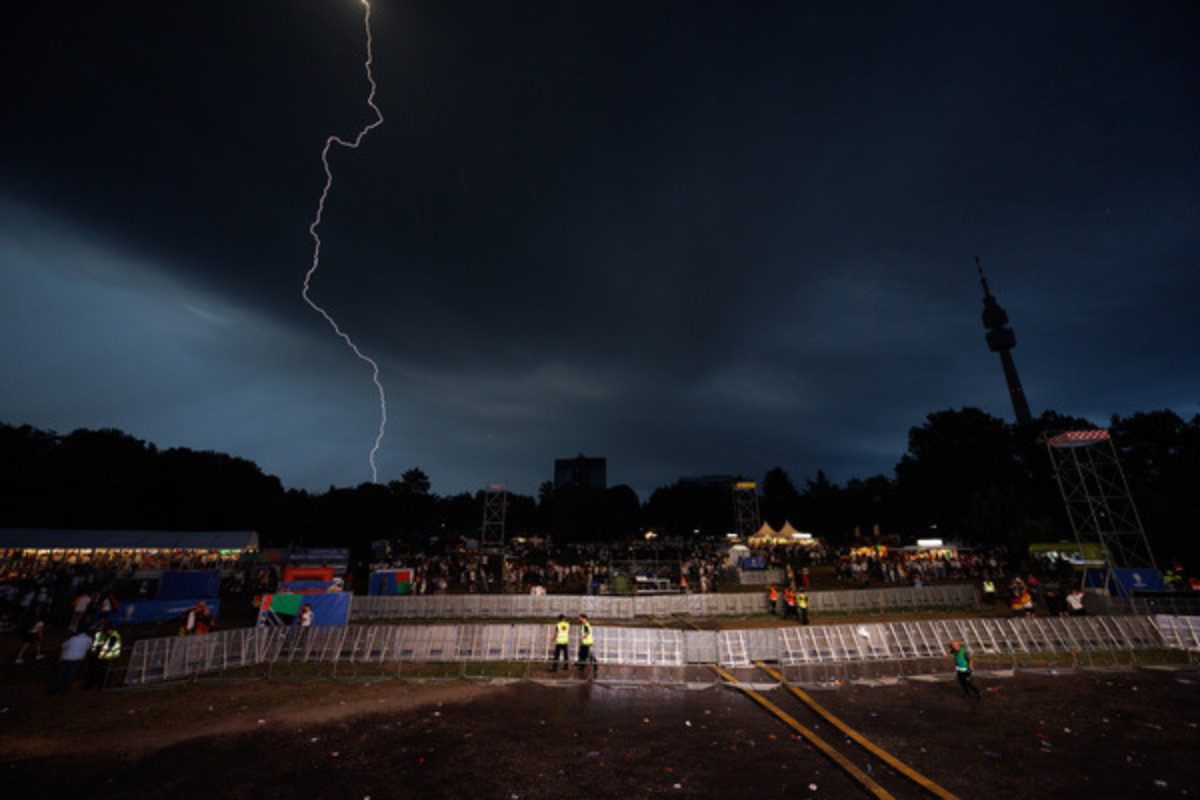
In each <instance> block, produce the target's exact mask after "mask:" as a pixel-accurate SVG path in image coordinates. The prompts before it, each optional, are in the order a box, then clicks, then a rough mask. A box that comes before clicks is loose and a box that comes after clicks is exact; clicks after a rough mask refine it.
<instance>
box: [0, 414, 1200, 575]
mask: <svg viewBox="0 0 1200 800" xmlns="http://www.w3.org/2000/svg"><path fill="white" fill-rule="evenodd" d="M1095 427H1097V426H1096V425H1094V424H1092V423H1091V422H1089V421H1088V420H1084V419H1080V418H1072V417H1066V416H1062V415H1060V414H1057V413H1056V412H1053V411H1048V412H1045V413H1044V414H1042V416H1041V417H1040V418H1038V419H1037V420H1035V421H1034V423H1033V424H1032V425H1029V426H1020V425H1014V424H1010V423H1006V422H1005V421H1003V420H1001V419H998V418H996V417H993V416H991V415H989V414H987V413H985V412H983V411H981V410H979V409H977V408H963V409H957V410H946V411H939V412H934V413H932V414H929V415H928V416H927V417H926V419H925V420H924V422H923V423H922V424H921V425H919V426H916V427H913V428H912V429H911V430H910V431H909V436H908V449H907V451H906V452H905V453H904V454H903V455H902V456H901V457H900V460H899V461H898V462H897V464H896V466H895V469H894V473H893V475H891V476H886V475H876V476H872V477H868V478H862V479H859V478H853V479H850V480H848V481H847V482H846V483H845V484H841V485H839V484H836V483H834V482H833V481H831V480H830V479H829V478H828V476H827V475H826V474H825V473H824V472H823V471H822V470H820V469H818V470H816V472H815V473H814V474H813V476H812V477H809V478H805V479H804V480H803V482H802V485H801V486H799V487H798V486H797V485H796V484H795V483H794V482H793V480H792V478H791V477H790V476H789V475H788V474H787V472H786V471H784V470H783V469H782V468H780V467H774V468H771V469H769V470H767V471H766V472H765V474H763V475H761V476H737V477H738V478H739V479H746V480H757V481H758V482H759V492H760V509H761V512H762V517H763V521H764V522H767V523H769V524H771V525H772V526H773V527H775V528H779V527H781V526H782V525H783V523H784V522H785V521H787V522H791V523H792V525H793V526H795V527H796V528H798V529H800V530H804V531H810V532H812V533H813V534H814V535H816V536H818V537H820V538H821V539H823V540H825V541H827V542H830V543H832V544H834V545H844V544H850V543H853V542H855V541H856V540H857V541H862V542H866V541H869V540H871V539H872V538H873V536H874V534H875V533H876V532H877V531H878V532H882V533H884V534H900V535H905V536H910V537H911V536H925V535H929V534H930V533H931V532H936V534H937V535H938V536H941V537H942V538H946V539H962V540H965V541H969V542H973V543H978V544H1003V545H1009V546H1012V547H1014V548H1020V547H1023V546H1024V545H1025V544H1027V543H1030V542H1034V541H1056V540H1060V539H1068V540H1069V539H1072V538H1073V532H1072V531H1071V530H1070V528H1069V526H1068V523H1067V518H1066V514H1065V512H1064V510H1063V502H1062V497H1061V494H1060V491H1059V488H1058V483H1057V481H1056V479H1055V475H1054V471H1053V467H1052V464H1051V460H1050V457H1049V455H1048V453H1047V451H1046V448H1045V445H1044V444H1043V443H1042V441H1041V434H1043V433H1044V432H1047V431H1051V432H1058V431H1064V430H1084V429H1091V428H1095ZM1107 427H1108V428H1109V430H1110V431H1111V433H1112V437H1113V441H1114V443H1115V444H1116V446H1117V449H1118V453H1119V456H1120V460H1121V464H1122V467H1123V469H1124V471H1125V474H1126V477H1127V479H1128V482H1129V485H1130V488H1131V491H1132V494H1133V497H1134V501H1135V502H1136V504H1137V507H1138V511H1139V513H1140V515H1141V518H1142V521H1143V523H1144V526H1145V528H1146V531H1147V534H1148V535H1149V538H1150V542H1151V546H1152V547H1153V548H1154V551H1155V553H1156V555H1157V557H1158V558H1159V559H1160V560H1161V559H1166V558H1180V559H1184V560H1186V561H1189V562H1190V560H1191V559H1192V557H1193V556H1196V555H1200V546H1198V544H1197V542H1196V539H1197V537H1196V536H1195V533H1196V530H1195V529H1196V520H1197V519H1198V518H1200V492H1197V488H1198V487H1200V415H1197V416H1195V417H1193V418H1192V419H1191V420H1188V421H1185V420H1183V419H1182V418H1180V417H1179V416H1178V415H1177V414H1175V413H1174V412H1171V411H1153V412H1138V413H1135V414H1132V415H1130V416H1127V417H1120V416H1114V417H1113V418H1112V419H1111V420H1110V422H1109V424H1108V426H1107ZM0 453H3V458H2V459H0V515H2V517H0V527H10V528H11V527H22V528H38V527H44V528H80V529H138V530H178V531H199V530H256V531H258V533H259V536H260V539H261V541H262V542H263V543H264V545H265V546H284V545H287V544H297V545H308V546H349V547H353V548H356V549H359V550H362V549H365V548H366V547H368V546H369V543H370V542H372V541H374V540H379V539H388V540H391V541H395V542H400V543H402V544H408V545H410V546H414V547H415V546H421V545H423V544H424V543H425V542H426V541H427V540H428V539H429V537H432V536H437V537H439V538H441V539H453V538H455V537H460V536H461V537H474V536H478V534H479V530H480V528H481V525H482V522H483V507H484V493H483V492H482V491H480V492H477V493H475V494H470V493H465V492H464V493H460V494H453V495H446V496H441V495H438V494H436V493H435V492H434V491H433V486H432V482H431V480H430V478H429V477H428V476H427V475H426V474H425V473H424V472H423V471H422V470H420V469H419V468H413V469H410V470H408V471H406V472H405V473H403V475H402V476H401V478H400V479H399V480H393V481H389V482H387V483H378V484H374V483H364V484H361V485H358V486H355V487H350V488H338V487H332V486H331V487H330V488H329V489H328V490H327V491H325V492H320V493H311V492H308V491H303V490H296V489H287V488H285V487H284V486H283V485H282V483H281V482H280V480H279V479H278V478H276V477H274V476H271V475H265V474H264V473H263V472H262V470H261V469H260V468H259V467H258V466H257V465H256V464H254V463H253V462H251V461H247V460H246V459H242V458H236V457H233V456H229V455H226V454H224V453H217V452H211V451H195V450H189V449H186V448H171V449H166V450H160V449H159V448H157V447H156V446H155V445H153V444H149V443H146V442H143V441H141V440H139V439H136V438H134V437H132V436H129V435H128V434H126V433H123V432H121V431H119V430H115V429H103V430H85V429H80V430H76V431H74V432H72V433H69V434H66V435H60V434H58V433H55V432H53V431H43V430H39V429H37V428H34V427H31V426H29V425H22V426H13V425H8V424H3V423H0ZM733 529H734V505H733V499H732V493H731V487H730V486H729V485H727V484H724V483H721V484H705V483H699V482H692V481H687V480H682V481H678V482H676V483H674V484H670V485H666V486H662V487H660V488H657V489H655V490H654V491H653V492H652V493H651V494H650V496H649V498H648V499H647V500H646V501H645V502H644V503H643V502H641V501H640V500H639V498H638V496H637V494H636V493H635V492H634V491H633V489H631V488H630V487H628V486H624V485H621V486H615V487H612V488H608V489H593V488H588V487H584V486H567V487H563V488H559V489H557V490H556V489H555V488H554V487H553V485H552V484H551V483H550V482H546V483H544V484H542V486H541V487H540V489H539V491H538V496H537V497H536V498H535V497H530V496H527V495H520V494H510V495H509V497H508V505H507V514H506V530H507V534H508V536H510V537H513V536H520V535H527V536H539V535H550V536H552V537H554V538H555V539H556V540H558V541H577V542H588V541H613V540H616V539H620V538H625V537H632V536H638V535H640V534H642V533H643V532H645V531H648V530H654V531H656V532H658V533H659V534H661V535H664V536H682V537H691V536H696V535H699V536H721V535H723V534H724V533H726V532H728V531H731V530H733Z"/></svg>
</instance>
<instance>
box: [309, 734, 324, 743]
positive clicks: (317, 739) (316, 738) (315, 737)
mask: <svg viewBox="0 0 1200 800" xmlns="http://www.w3.org/2000/svg"><path fill="white" fill-rule="evenodd" d="M320 739H321V737H320V736H314V737H312V738H311V739H309V740H308V741H309V743H312V742H316V741H320Z"/></svg>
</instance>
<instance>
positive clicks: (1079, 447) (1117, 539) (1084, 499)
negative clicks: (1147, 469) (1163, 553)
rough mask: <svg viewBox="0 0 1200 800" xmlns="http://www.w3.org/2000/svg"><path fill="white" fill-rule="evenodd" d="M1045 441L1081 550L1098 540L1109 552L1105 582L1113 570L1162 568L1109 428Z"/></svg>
mask: <svg viewBox="0 0 1200 800" xmlns="http://www.w3.org/2000/svg"><path fill="white" fill-rule="evenodd" d="M1044 439H1045V441H1046V448H1047V450H1049V452H1050V460H1051V462H1052V463H1053V464H1054V472H1055V475H1056V476H1057V477H1058V487H1059V489H1060V490H1061V491H1062V498H1063V503H1064V505H1065V506H1066V509H1067V517H1068V519H1069V520H1070V523H1071V528H1072V530H1074V532H1075V539H1076V541H1078V542H1079V546H1080V548H1081V549H1082V548H1083V546H1084V544H1085V543H1098V544H1099V545H1100V549H1101V551H1102V552H1103V554H1104V561H1105V567H1104V572H1105V575H1104V582H1105V586H1108V585H1109V582H1110V581H1111V580H1112V579H1113V577H1114V576H1113V570H1117V569H1147V570H1154V571H1157V569H1158V567H1157V565H1156V564H1155V563H1154V554H1153V553H1152V552H1151V551H1150V542H1149V541H1148V540H1147V538H1146V531H1145V530H1144V529H1143V528H1142V520H1141V518H1140V517H1139V516H1138V512H1137V507H1136V506H1135V505H1134V503H1133V496H1132V495H1131V494H1130V492H1129V484H1128V483H1127V482H1126V480H1125V472H1124V471H1123V470H1122V469H1121V463H1120V461H1119V460H1118V458H1117V450H1116V447H1114V446H1113V442H1112V437H1110V436H1109V433H1108V431H1106V430H1093V431H1067V432H1066V433H1060V434H1057V435H1051V434H1046V435H1045V436H1044Z"/></svg>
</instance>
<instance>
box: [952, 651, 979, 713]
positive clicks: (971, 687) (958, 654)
mask: <svg viewBox="0 0 1200 800" xmlns="http://www.w3.org/2000/svg"><path fill="white" fill-rule="evenodd" d="M947 652H948V653H950V655H951V656H953V657H954V674H955V676H957V677H958V685H959V686H961V687H962V690H963V697H974V698H975V699H976V700H978V699H979V698H980V696H981V695H982V692H980V691H979V687H978V686H976V685H975V684H974V683H972V682H971V673H973V672H974V671H975V665H974V663H973V662H972V661H971V656H970V654H969V653H967V648H965V647H963V646H962V645H961V644H959V642H958V640H957V639H952V640H951V641H950V647H949V648H947Z"/></svg>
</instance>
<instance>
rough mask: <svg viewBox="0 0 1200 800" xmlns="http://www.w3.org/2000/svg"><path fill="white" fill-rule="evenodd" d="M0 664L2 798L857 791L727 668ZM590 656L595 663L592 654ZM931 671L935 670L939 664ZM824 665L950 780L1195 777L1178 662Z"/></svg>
mask: <svg viewBox="0 0 1200 800" xmlns="http://www.w3.org/2000/svg"><path fill="white" fill-rule="evenodd" d="M49 671H50V666H49V664H48V662H42V663H40V664H26V665H23V666H22V667H19V668H16V667H12V666H11V665H6V666H5V667H3V669H2V670H0V709H2V710H0V786H3V787H4V795H5V796H6V797H12V798H24V797H39V798H57V797H89V798H107V797H114V798H118V797H119V798H156V799H157V798H164V797H169V798H175V799H176V800H180V799H182V798H200V797H205V798H207V797H213V796H219V797H235V798H296V797H304V798H310V797H311V798H349V799H350V800H362V799H363V798H368V797H369V798H372V800H380V799H381V798H409V797H420V798H460V797H463V798H465V797H470V798H483V799H485V800H486V799H488V798H495V799H496V800H517V799H518V798H528V799H530V800H533V799H535V798H545V799H547V800H548V799H550V798H554V799H555V800H558V799H559V798H564V797H572V796H575V797H580V798H655V797H671V798H712V797H719V798H742V797H746V798H755V799H756V800H757V799H758V798H767V797H788V798H797V797H820V798H830V799H831V800H836V799H837V798H859V797H866V796H868V795H867V794H866V793H865V792H864V791H863V790H862V789H861V788H858V787H857V786H856V785H855V784H854V783H853V782H852V781H851V780H850V779H849V778H848V777H847V776H846V775H845V774H843V773H842V772H841V771H840V770H839V769H837V768H836V767H834V766H833V765H832V764H831V763H830V762H829V761H828V760H827V759H826V758H825V757H824V756H822V755H820V754H819V753H818V751H817V750H815V749H814V748H813V747H812V746H811V745H810V744H808V743H807V742H805V741H804V739H803V738H801V737H799V736H798V735H797V734H796V733H795V732H794V731H793V730H792V729H791V728H789V727H787V726H786V725H785V724H784V723H783V722H781V721H780V720H778V719H777V718H775V717H773V716H772V715H770V714H769V713H768V712H767V711H765V710H764V709H762V708H761V707H759V706H758V705H757V704H755V703H754V702H752V701H751V700H750V699H749V698H747V697H745V696H744V695H742V694H740V693H739V692H738V691H736V690H733V689H729V688H718V687H710V688H706V689H683V688H669V687H641V688H629V687H618V686H613V685H607V684H605V683H604V682H603V680H602V681H601V682H597V683H588V682H586V681H582V680H579V679H578V678H577V677H576V676H575V675H572V676H571V677H570V678H569V679H567V680H563V679H561V676H547V678H550V677H557V678H559V680H555V681H550V680H540V679H539V680H536V681H523V682H520V683H516V684H512V685H507V686H491V685H479V684H468V683H463V682H458V683H452V684H447V685H411V684H401V683H397V682H382V683H375V684H369V685H347V684H337V683H333V682H328V681H325V682H318V683H311V684H281V683H270V682H266V681H256V682H251V683H243V684H214V683H202V684H187V685H178V686H172V687H168V688H159V689H154V690H138V691H128V690H115V691H114V690H106V691H104V692H99V691H92V692H84V691H82V690H80V689H79V688H78V687H76V688H75V689H74V690H73V691H72V692H71V693H70V694H68V695H66V696H55V697H49V696H47V695H46V694H45V685H46V684H47V683H48V681H49ZM601 677H602V678H603V675H602V676H601ZM947 677H949V676H947ZM977 683H978V684H979V685H980V686H982V687H983V688H984V690H985V691H984V695H983V698H982V700H981V701H978V702H973V701H968V700H964V699H963V698H962V697H961V695H960V693H959V689H958V686H957V685H956V684H955V683H954V682H953V679H952V678H949V680H937V681H922V680H909V681H904V682H900V683H898V684H896V685H891V686H864V685H853V684H851V685H846V686H843V687H842V688H841V689H838V690H836V691H823V692H819V693H814V694H813V696H814V698H815V699H816V700H817V701H818V702H819V703H821V704H823V705H824V706H825V707H826V708H828V709H829V710H830V711H832V712H833V713H835V714H837V715H839V716H840V717H841V718H842V719H843V720H845V721H846V722H847V723H849V724H850V725H851V726H852V727H854V728H856V729H857V730H858V731H859V732H860V733H862V734H864V735H865V736H867V737H868V738H870V739H871V740H873V741H874V742H875V743H876V744H878V745H879V746H881V747H883V748H884V749H886V750H888V751H889V752H891V753H892V754H893V755H895V756H897V757H898V758H900V759H901V760H903V761H905V762H907V763H909V764H910V765H911V766H913V767H914V768H916V769H917V770H918V771H920V772H922V773H923V774H924V775H926V776H927V777H928V778H930V779H931V780H933V781H935V782H937V783H938V784H940V785H941V786H943V787H945V788H946V789H948V790H950V791H952V792H954V793H956V794H957V795H959V796H960V797H963V798H1020V799H1025V798H1066V797H1072V798H1081V797H1086V798H1143V797H1151V798H1153V797H1198V796H1200V731H1198V729H1197V724H1198V723H1200V676H1197V674H1196V673H1195V672H1187V671H1183V672H1180V671H1173V672H1166V671H1155V670H1140V671H1127V672H1085V671H1079V672H1074V673H1070V674H1059V675H1055V676H1051V675H1032V674H1018V675H1015V676H1007V677H1001V676H989V675H982V674H981V675H979V676H977ZM766 696H767V697H768V698H769V699H770V700H771V701H772V702H774V703H776V704H777V705H779V706H780V708H782V709H783V710H785V711H786V712H787V713H788V714H790V715H792V716H793V717H795V719H796V720H797V721H798V722H800V723H801V724H802V725H804V726H806V727H808V728H811V729H812V730H813V731H814V732H815V733H817V734H818V735H821V736H824V737H826V738H827V739H828V740H829V741H830V742H831V743H833V744H835V745H836V746H838V747H839V749H841V750H843V752H846V753H847V754H849V755H850V757H851V758H852V760H853V761H854V762H855V763H856V764H858V765H859V766H860V767H861V768H863V769H865V770H868V771H870V772H871V774H873V775H874V776H875V777H877V778H879V779H880V782H881V783H883V784H884V785H885V786H886V787H887V788H888V789H889V790H891V791H892V792H893V793H894V794H895V795H896V796H897V797H901V798H905V797H921V796H925V795H922V794H921V792H919V791H917V790H916V789H915V788H914V787H912V785H911V784H909V783H907V782H903V781H900V780H898V779H897V778H896V776H894V775H889V773H890V770H888V769H887V768H886V767H885V766H884V765H883V764H881V763H880V762H879V760H878V759H877V758H876V757H875V756H872V755H870V754H869V753H866V752H864V751H862V750H860V749H856V748H854V747H852V746H850V745H848V744H847V742H846V739H845V737H844V736H843V735H841V734H839V733H837V732H836V731H835V730H834V729H833V728H832V727H831V726H830V725H829V724H828V723H826V722H824V721H823V720H821V719H820V718H819V717H817V716H816V715H814V714H813V713H812V712H811V711H809V710H807V709H806V708H805V707H804V706H803V705H801V704H800V702H799V701H798V700H796V699H795V698H793V697H791V696H790V695H788V694H787V693H786V692H785V691H783V690H778V689H777V690H774V691H771V692H767V693H766Z"/></svg>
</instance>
